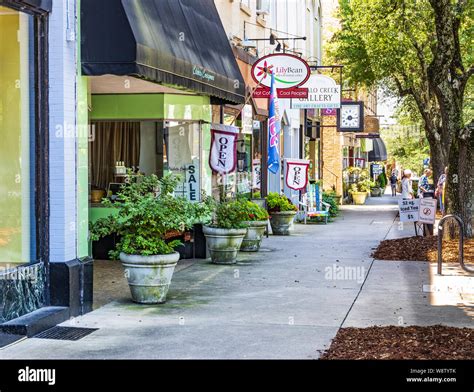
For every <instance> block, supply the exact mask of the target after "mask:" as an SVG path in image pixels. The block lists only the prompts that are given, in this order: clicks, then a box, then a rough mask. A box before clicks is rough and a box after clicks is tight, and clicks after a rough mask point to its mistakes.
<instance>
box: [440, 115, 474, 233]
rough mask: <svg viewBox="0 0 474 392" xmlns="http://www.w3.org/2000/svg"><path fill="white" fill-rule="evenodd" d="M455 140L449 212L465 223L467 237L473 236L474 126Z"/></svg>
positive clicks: (448, 189)
mask: <svg viewBox="0 0 474 392" xmlns="http://www.w3.org/2000/svg"><path fill="white" fill-rule="evenodd" d="M464 129H465V132H461V137H457V138H455V139H454V140H453V143H452V145H451V151H450V157H449V172H448V181H447V201H446V204H447V212H448V213H449V214H455V215H458V216H459V217H460V218H461V219H462V221H463V222H464V232H465V235H466V236H467V237H472V236H473V230H472V227H473V205H472V200H473V199H472V198H473V193H474V189H473V185H474V184H473V181H474V125H473V124H472V123H471V125H469V126H467V127H466V128H464Z"/></svg>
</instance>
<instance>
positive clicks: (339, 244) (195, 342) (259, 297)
mask: <svg viewBox="0 0 474 392" xmlns="http://www.w3.org/2000/svg"><path fill="white" fill-rule="evenodd" d="M396 211H397V207H396V200H395V199H391V198H390V197H383V198H373V199H370V200H369V202H368V204H367V205H366V206H361V207H357V206H346V207H343V211H342V214H341V217H339V218H337V219H336V221H335V222H334V223H331V224H328V225H327V226H326V225H299V224H298V225H296V226H295V232H294V234H293V235H292V236H290V237H272V236H271V237H270V238H269V239H264V243H263V249H262V250H261V251H260V252H259V253H257V254H240V256H239V263H238V264H237V265H235V266H217V265H213V264H210V263H209V262H208V261H199V262H198V263H195V264H193V265H191V266H189V267H187V268H185V269H182V270H180V271H179V272H177V273H176V274H175V276H174V277H173V281H172V286H171V289H170V292H169V295H168V302H167V303H166V304H164V305H159V306H143V305H137V304H133V303H132V302H130V301H129V300H123V301H115V302H112V303H110V304H108V305H106V306H103V307H101V308H99V309H97V310H95V311H94V312H91V313H89V314H87V315H85V316H83V317H79V318H76V319H73V320H70V321H68V322H66V323H64V324H63V325H69V326H73V325H74V326H82V327H93V328H98V330H97V331H95V332H94V333H92V334H90V335H88V336H86V337H85V338H83V339H81V340H79V341H76V342H71V341H56V340H43V339H36V338H33V339H27V340H25V341H22V342H21V343H18V344H16V345H14V346H11V347H9V348H6V349H4V350H0V358H48V359H52V358H69V359H72V358H78V359H79V358H84V359H85V358H94V359H99V358H101V359H102V358H103V359H109V358H110V359H112V358H130V359H134V358H301V359H305V358H318V357H319V350H324V349H325V348H327V347H328V346H329V344H330V342H331V339H332V338H333V337H334V336H335V334H336V333H337V331H338V329H339V328H340V327H341V325H344V326H346V325H373V324H374V323H376V324H377V323H380V324H387V323H388V324H394V325H397V324H398V323H399V322H400V319H399V317H400V315H401V316H402V317H404V319H403V320H404V323H405V324H406V323H411V322H413V323H418V324H421V325H424V323H443V322H444V321H449V323H450V325H454V324H456V323H459V324H462V325H464V324H466V323H467V322H468V317H466V315H465V313H463V312H462V311H461V310H460V309H458V308H457V307H456V306H453V305H447V306H446V307H440V308H437V309H436V311H434V307H433V306H431V305H430V304H429V303H428V309H425V312H420V309H422V308H423V307H424V306H425V305H427V301H423V300H422V299H420V298H423V296H426V297H429V296H430V293H424V292H423V291H422V287H421V289H420V282H422V283H423V284H424V283H428V284H429V276H430V275H429V273H428V270H429V268H428V267H427V266H426V265H425V263H417V264H413V266H412V264H411V263H406V262H399V263H397V262H386V261H385V262H382V261H380V262H378V261H376V262H374V260H373V259H372V258H371V257H370V254H371V252H372V250H373V248H375V247H376V246H377V245H378V243H379V242H380V241H381V240H383V239H384V238H385V237H386V236H387V235H388V233H389V232H390V230H391V228H392V226H393V225H394V220H395V216H396ZM395 224H396V223H395ZM414 263H416V262H414ZM341 267H342V268H341ZM364 282H365V283H364ZM423 284H422V286H423ZM361 288H362V290H361ZM399 307H400V308H402V309H401V310H400V309H398V308H399ZM471 311H472V308H471ZM393 312H395V313H393ZM397 312H398V313H397ZM428 316H429V317H428ZM446 317H448V318H449V320H448V319H446ZM471 322H472V320H471Z"/></svg>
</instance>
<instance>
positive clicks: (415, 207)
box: [398, 199, 420, 222]
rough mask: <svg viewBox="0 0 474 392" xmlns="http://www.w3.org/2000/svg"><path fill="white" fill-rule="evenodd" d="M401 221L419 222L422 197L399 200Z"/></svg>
mask: <svg viewBox="0 0 474 392" xmlns="http://www.w3.org/2000/svg"><path fill="white" fill-rule="evenodd" d="M398 210H399V212H400V222H417V221H418V219H419V217H420V199H410V200H403V199H402V200H398Z"/></svg>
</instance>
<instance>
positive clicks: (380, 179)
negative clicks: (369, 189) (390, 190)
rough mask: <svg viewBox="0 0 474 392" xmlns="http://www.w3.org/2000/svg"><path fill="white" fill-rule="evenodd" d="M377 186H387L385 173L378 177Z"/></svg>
mask: <svg viewBox="0 0 474 392" xmlns="http://www.w3.org/2000/svg"><path fill="white" fill-rule="evenodd" d="M375 186H378V187H380V188H382V189H385V188H386V187H387V176H386V175H385V173H381V174H380V175H379V176H378V177H377V181H376V184H375Z"/></svg>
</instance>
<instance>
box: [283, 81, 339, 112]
mask: <svg viewBox="0 0 474 392" xmlns="http://www.w3.org/2000/svg"><path fill="white" fill-rule="evenodd" d="M301 87H306V88H307V89H308V97H307V98H298V99H292V100H291V108H292V109H336V108H339V107H340V106H341V86H339V85H337V84H336V82H335V80H334V79H332V78H330V77H329V76H325V75H321V74H316V73H314V74H312V75H311V77H310V78H309V79H308V81H307V82H306V83H305V84H304V85H302V86H301Z"/></svg>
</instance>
